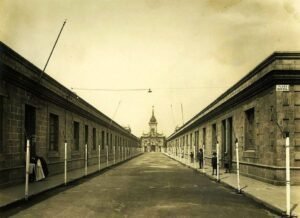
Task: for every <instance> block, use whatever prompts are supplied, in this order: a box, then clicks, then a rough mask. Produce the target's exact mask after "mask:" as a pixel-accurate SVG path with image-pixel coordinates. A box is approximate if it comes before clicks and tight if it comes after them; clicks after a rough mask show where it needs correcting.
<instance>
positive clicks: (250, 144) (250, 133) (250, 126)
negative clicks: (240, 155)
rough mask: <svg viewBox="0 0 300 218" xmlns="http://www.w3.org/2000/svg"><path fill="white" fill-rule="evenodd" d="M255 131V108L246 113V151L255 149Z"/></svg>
mask: <svg viewBox="0 0 300 218" xmlns="http://www.w3.org/2000/svg"><path fill="white" fill-rule="evenodd" d="M254 134H255V131H254V108H251V109H249V110H247V111H245V148H246V150H249V149H254V147H255V135H254Z"/></svg>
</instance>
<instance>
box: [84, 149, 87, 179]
mask: <svg viewBox="0 0 300 218" xmlns="http://www.w3.org/2000/svg"><path fill="white" fill-rule="evenodd" d="M87 156H88V155H87V144H85V168H84V175H85V176H87Z"/></svg>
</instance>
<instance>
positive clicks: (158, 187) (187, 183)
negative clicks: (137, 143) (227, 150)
mask: <svg viewBox="0 0 300 218" xmlns="http://www.w3.org/2000/svg"><path fill="white" fill-rule="evenodd" d="M39 201H40V200H39ZM13 213H14V214H11V215H13V217H214V218H215V217H251V218H252V217H256V218H257V217H277V216H276V215H274V214H272V213H270V212H269V211H267V210H266V209H264V208H262V207H261V206H260V205H258V204H257V203H255V202H253V201H252V200H250V199H247V198H246V197H244V196H242V195H238V194H235V192H234V191H233V190H231V189H228V188H226V187H224V186H222V185H221V184H217V183H215V182H213V181H211V180H210V179H208V178H207V177H206V176H203V175H201V174H199V173H197V172H195V171H193V170H192V169H189V168H187V167H184V166H183V165H181V164H179V163H178V162H176V161H174V160H171V159H169V158H168V157H166V156H165V155H163V154H161V153H146V154H144V155H141V156H139V157H137V158H135V159H133V160H131V161H129V162H127V163H125V164H123V165H121V166H119V167H116V168H114V169H112V170H109V171H107V172H105V173H103V174H101V175H99V176H97V177H94V178H92V179H90V180H87V181H86V182H84V183H81V184H79V185H77V186H74V187H72V188H69V189H67V190H64V191H62V192H58V193H57V194H55V195H53V196H51V197H49V198H46V199H44V200H42V201H40V202H37V203H35V204H33V205H32V206H30V207H26V208H22V206H21V208H18V211H17V210H16V211H15V212H13Z"/></svg>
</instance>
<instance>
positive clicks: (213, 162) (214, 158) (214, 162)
mask: <svg viewBox="0 0 300 218" xmlns="http://www.w3.org/2000/svg"><path fill="white" fill-rule="evenodd" d="M211 166H212V175H214V172H216V175H217V153H216V152H214V153H213V156H212V158H211Z"/></svg>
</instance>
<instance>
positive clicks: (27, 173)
mask: <svg viewBox="0 0 300 218" xmlns="http://www.w3.org/2000/svg"><path fill="white" fill-rule="evenodd" d="M29 160H30V142H29V139H27V141H26V166H25V170H26V175H25V200H26V201H27V200H28V190H29Z"/></svg>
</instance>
